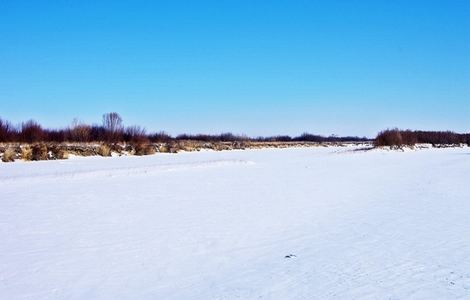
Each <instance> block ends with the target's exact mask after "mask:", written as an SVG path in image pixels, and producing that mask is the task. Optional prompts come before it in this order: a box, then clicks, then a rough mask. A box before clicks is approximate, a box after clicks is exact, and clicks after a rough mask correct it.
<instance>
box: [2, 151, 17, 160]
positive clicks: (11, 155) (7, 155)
mask: <svg viewBox="0 0 470 300" xmlns="http://www.w3.org/2000/svg"><path fill="white" fill-rule="evenodd" d="M15 158H16V151H15V150H14V149H12V148H7V149H6V150H5V152H3V156H2V161H3V162H13V161H15Z"/></svg>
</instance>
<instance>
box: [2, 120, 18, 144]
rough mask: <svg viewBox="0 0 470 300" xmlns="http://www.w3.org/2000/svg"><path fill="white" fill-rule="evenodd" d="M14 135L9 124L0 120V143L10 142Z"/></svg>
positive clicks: (15, 133)
mask: <svg viewBox="0 0 470 300" xmlns="http://www.w3.org/2000/svg"><path fill="white" fill-rule="evenodd" d="M16 135H17V132H16V130H15V127H14V126H13V125H11V123H10V122H8V121H5V120H2V119H1V118H0V142H11V141H13V140H14V139H15V136H16Z"/></svg>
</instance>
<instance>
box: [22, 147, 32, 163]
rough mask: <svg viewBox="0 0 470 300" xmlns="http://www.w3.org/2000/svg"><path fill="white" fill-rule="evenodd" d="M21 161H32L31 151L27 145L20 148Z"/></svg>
mask: <svg viewBox="0 0 470 300" xmlns="http://www.w3.org/2000/svg"><path fill="white" fill-rule="evenodd" d="M21 159H23V160H26V161H30V160H32V159H33V149H31V147H30V146H29V145H26V146H24V147H22V148H21Z"/></svg>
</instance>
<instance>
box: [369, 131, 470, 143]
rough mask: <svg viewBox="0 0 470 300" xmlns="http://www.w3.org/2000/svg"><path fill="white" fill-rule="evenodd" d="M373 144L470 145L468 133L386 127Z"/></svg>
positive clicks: (469, 134)
mask: <svg viewBox="0 0 470 300" xmlns="http://www.w3.org/2000/svg"><path fill="white" fill-rule="evenodd" d="M374 144H375V146H377V147H380V146H391V147H403V146H415V145H416V144H432V145H433V146H437V145H458V144H467V145H469V146H470V133H463V134H462V133H455V132H452V131H420V130H414V131H413V130H400V129H387V130H384V131H382V132H380V133H379V134H378V135H377V137H376V138H375V141H374Z"/></svg>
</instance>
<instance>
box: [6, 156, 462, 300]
mask: <svg viewBox="0 0 470 300" xmlns="http://www.w3.org/2000/svg"><path fill="white" fill-rule="evenodd" d="M351 150H352V148H303V149H264V150H246V151H227V152H199V153H180V154H176V155H174V154H168V155H165V154H159V155H153V156H146V157H112V158H74V159H72V160H66V161H45V162H28V163H26V162H20V163H10V164H6V163H3V164H0V299H8V300H12V299H35V300H36V299H470V149H469V148H457V149H426V150H419V151H409V152H396V151H368V152H360V151H359V152H357V151H351Z"/></svg>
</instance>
